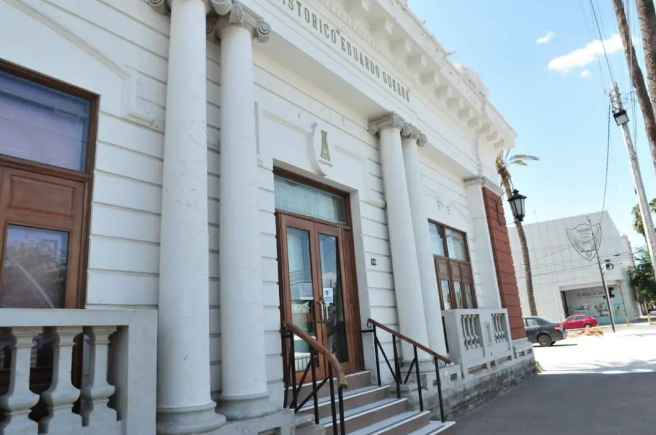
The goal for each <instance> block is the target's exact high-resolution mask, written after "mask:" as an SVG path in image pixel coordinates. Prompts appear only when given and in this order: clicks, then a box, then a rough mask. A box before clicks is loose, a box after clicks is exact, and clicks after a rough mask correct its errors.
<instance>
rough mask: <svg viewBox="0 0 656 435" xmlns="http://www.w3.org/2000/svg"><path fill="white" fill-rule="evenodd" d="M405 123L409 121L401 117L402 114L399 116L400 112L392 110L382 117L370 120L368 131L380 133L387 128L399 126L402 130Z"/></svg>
mask: <svg viewBox="0 0 656 435" xmlns="http://www.w3.org/2000/svg"><path fill="white" fill-rule="evenodd" d="M405 124H407V123H406V122H405V120H404V119H403V118H401V116H399V114H398V113H396V112H390V113H388V114H387V115H385V116H383V117H382V118H380V119H377V120H375V121H372V122H370V123H369V128H368V131H369V133H371V134H378V133H379V132H380V130H386V129H388V128H397V129H399V130H402V129H403V127H404V126H405Z"/></svg>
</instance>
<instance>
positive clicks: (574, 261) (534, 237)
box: [510, 212, 640, 324]
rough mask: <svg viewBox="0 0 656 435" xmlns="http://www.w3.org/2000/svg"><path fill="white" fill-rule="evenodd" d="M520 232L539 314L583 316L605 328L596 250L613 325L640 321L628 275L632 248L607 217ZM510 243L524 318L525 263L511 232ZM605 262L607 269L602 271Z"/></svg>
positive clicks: (605, 312) (605, 308) (584, 217)
mask: <svg viewBox="0 0 656 435" xmlns="http://www.w3.org/2000/svg"><path fill="white" fill-rule="evenodd" d="M588 219H589V221H588ZM524 231H525V232H526V240H527V243H528V249H529V256H530V261H531V272H532V274H533V292H534V294H535V304H536V307H537V310H538V314H539V315H541V316H544V317H547V318H549V319H553V320H554V321H562V320H564V319H565V318H567V317H569V316H573V315H576V314H585V315H588V316H592V317H596V318H597V319H598V320H599V323H600V324H610V314H609V311H608V306H607V304H606V300H605V299H604V293H605V291H604V288H603V285H602V280H601V274H600V273H599V264H598V262H597V252H596V250H597V251H598V253H599V259H600V260H601V263H602V269H603V270H604V279H605V281H606V286H607V287H608V289H610V290H611V293H612V294H613V296H614V297H612V298H611V308H612V310H613V316H614V318H615V321H616V322H617V323H625V322H626V318H627V317H628V318H629V320H633V319H635V318H637V317H639V316H640V310H639V304H638V302H637V300H636V295H635V292H634V290H633V287H632V286H631V281H630V279H629V273H628V271H629V268H630V267H632V266H633V265H634V262H633V252H632V250H631V245H630V243H629V242H628V239H627V237H626V236H621V235H620V233H619V232H618V230H617V228H616V227H615V224H614V223H613V220H612V219H611V217H610V215H609V214H608V212H603V213H599V212H597V213H591V214H589V215H581V216H573V217H569V218H564V219H558V220H553V221H547V222H538V223H535V224H528V225H524ZM510 242H511V244H512V252H513V258H514V259H515V272H516V275H517V281H518V284H519V294H520V298H521V303H522V309H523V311H524V313H529V310H528V298H527V295H526V279H525V274H524V263H523V258H522V255H521V247H520V245H519V239H518V238H517V232H516V231H515V230H514V228H513V229H512V230H511V231H510ZM593 243H595V244H596V245H597V249H596V250H595V246H594V244H593ZM607 263H609V264H612V266H610V267H608V268H607V267H606V264H607Z"/></svg>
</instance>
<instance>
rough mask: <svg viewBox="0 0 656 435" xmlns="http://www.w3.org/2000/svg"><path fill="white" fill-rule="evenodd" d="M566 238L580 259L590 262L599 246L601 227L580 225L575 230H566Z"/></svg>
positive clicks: (597, 225)
mask: <svg viewBox="0 0 656 435" xmlns="http://www.w3.org/2000/svg"><path fill="white" fill-rule="evenodd" d="M567 238H568V239H569V243H570V244H571V245H572V247H573V248H574V249H576V252H578V253H579V254H580V255H581V257H583V258H585V259H586V260H588V261H592V259H593V258H595V256H596V252H597V250H598V249H599V245H601V225H599V224H596V225H589V224H581V225H579V226H577V227H576V228H572V229H569V228H568V229H567Z"/></svg>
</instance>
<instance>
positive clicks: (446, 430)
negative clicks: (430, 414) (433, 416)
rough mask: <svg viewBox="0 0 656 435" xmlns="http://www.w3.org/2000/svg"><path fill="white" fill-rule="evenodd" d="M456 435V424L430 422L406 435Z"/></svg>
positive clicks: (450, 422)
mask: <svg viewBox="0 0 656 435" xmlns="http://www.w3.org/2000/svg"><path fill="white" fill-rule="evenodd" d="M438 434H439V435H456V423H455V422H454V421H445V422H444V423H442V422H441V421H434V420H431V421H430V422H429V423H428V424H427V425H426V426H424V427H422V428H421V429H418V430H416V431H414V432H411V433H409V434H407V435H438Z"/></svg>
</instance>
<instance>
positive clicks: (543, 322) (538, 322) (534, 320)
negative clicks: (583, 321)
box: [524, 316, 567, 347]
mask: <svg viewBox="0 0 656 435" xmlns="http://www.w3.org/2000/svg"><path fill="white" fill-rule="evenodd" d="M524 327H525V328H526V338H528V341H530V342H531V343H538V344H539V345H540V346H543V347H545V346H553V344H554V343H555V342H557V341H560V340H564V339H565V338H566V337H567V334H566V333H565V329H564V328H563V325H561V324H560V323H558V322H552V321H551V320H549V319H546V318H544V317H542V316H531V317H524Z"/></svg>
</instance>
